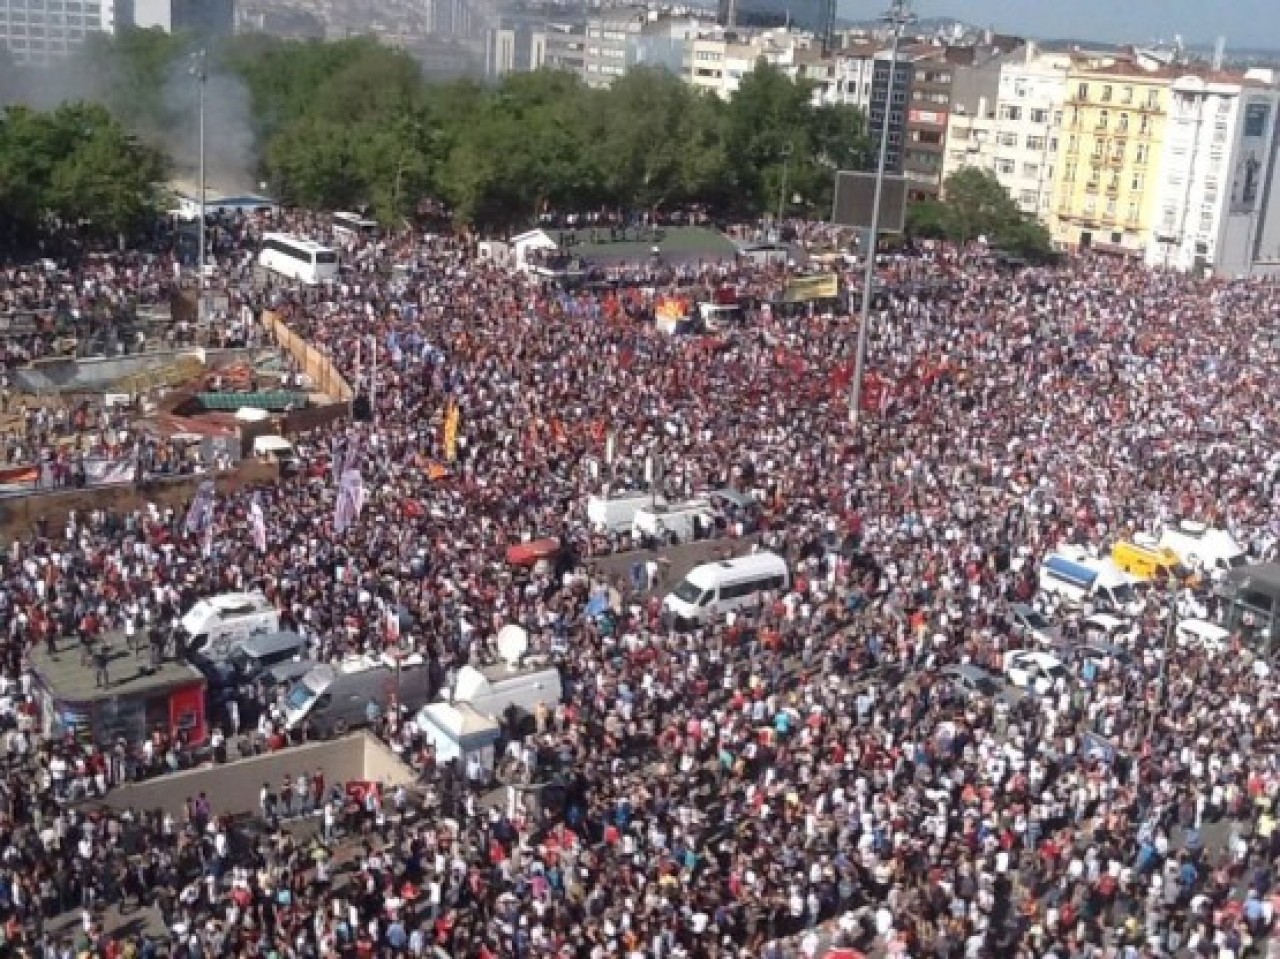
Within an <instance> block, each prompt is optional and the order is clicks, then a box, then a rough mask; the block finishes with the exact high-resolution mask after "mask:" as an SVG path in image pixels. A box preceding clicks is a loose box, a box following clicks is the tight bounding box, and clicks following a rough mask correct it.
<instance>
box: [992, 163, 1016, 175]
mask: <svg viewBox="0 0 1280 959" xmlns="http://www.w3.org/2000/svg"><path fill="white" fill-rule="evenodd" d="M1014 168H1015V167H1014V162H1013V161H1012V160H997V161H996V175H997V176H1013V171H1014Z"/></svg>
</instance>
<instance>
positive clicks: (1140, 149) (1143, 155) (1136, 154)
mask: <svg viewBox="0 0 1280 959" xmlns="http://www.w3.org/2000/svg"><path fill="white" fill-rule="evenodd" d="M1133 162H1134V163H1137V164H1138V165H1142V164H1144V163H1146V162H1147V145H1146V144H1145V143H1139V144H1138V146H1137V148H1136V149H1135V150H1134V151H1133Z"/></svg>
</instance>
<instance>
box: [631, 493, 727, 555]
mask: <svg viewBox="0 0 1280 959" xmlns="http://www.w3.org/2000/svg"><path fill="white" fill-rule="evenodd" d="M715 522H716V519H715V511H714V510H713V509H712V506H711V504H710V503H709V502H707V501H706V500H690V501H689V502H687V503H667V504H662V503H659V504H657V505H653V506H645V507H642V508H641V509H639V510H637V511H636V516H635V520H634V522H633V523H632V527H631V533H632V535H633V536H635V537H636V538H637V539H641V538H648V539H653V540H656V541H657V542H659V543H661V544H664V545H673V544H676V543H691V542H693V541H694V540H695V539H706V538H707V537H708V536H710V535H711V533H712V531H713V530H714V529H715Z"/></svg>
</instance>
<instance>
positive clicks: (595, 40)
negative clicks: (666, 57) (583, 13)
mask: <svg viewBox="0 0 1280 959" xmlns="http://www.w3.org/2000/svg"><path fill="white" fill-rule="evenodd" d="M647 22H648V14H647V13H646V11H645V8H644V7H619V8H616V9H603V10H600V11H599V12H597V13H593V14H592V15H591V16H589V17H588V18H587V43H586V47H585V49H584V51H583V58H582V69H581V71H580V72H581V74H582V78H583V79H584V80H585V81H586V82H587V85H588V86H593V87H607V86H608V85H609V84H611V83H612V82H613V81H614V80H616V79H618V77H620V76H622V75H623V74H625V73H626V72H627V51H628V48H629V46H630V44H631V43H632V42H633V41H634V39H635V38H636V37H638V36H639V35H640V33H641V32H642V31H643V30H644V26H645V24H646V23H647Z"/></svg>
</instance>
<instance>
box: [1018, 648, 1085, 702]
mask: <svg viewBox="0 0 1280 959" xmlns="http://www.w3.org/2000/svg"><path fill="white" fill-rule="evenodd" d="M1004 675H1005V678H1006V679H1008V680H1009V682H1010V683H1011V684H1012V685H1014V686H1016V687H1017V688H1018V689H1025V690H1027V691H1028V692H1033V693H1036V694H1037V695H1044V694H1045V693H1048V692H1052V691H1053V688H1054V686H1055V685H1056V684H1057V682H1058V680H1060V679H1061V680H1064V681H1066V680H1069V679H1070V678H1071V673H1070V672H1069V671H1068V670H1067V667H1066V666H1064V665H1062V661H1061V660H1059V659H1058V657H1056V656H1053V655H1051V654H1049V653H1045V652H1041V651H1040V650H1035V649H1024V650H1015V651H1014V652H1011V653H1009V654H1008V655H1007V656H1005V658H1004Z"/></svg>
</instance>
